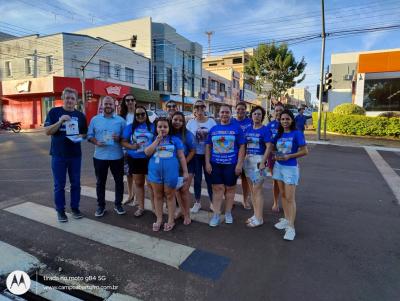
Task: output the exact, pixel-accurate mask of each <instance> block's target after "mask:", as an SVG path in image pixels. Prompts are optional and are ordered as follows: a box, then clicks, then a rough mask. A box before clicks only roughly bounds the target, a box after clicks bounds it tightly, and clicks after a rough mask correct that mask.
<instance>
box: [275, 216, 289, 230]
mask: <svg viewBox="0 0 400 301" xmlns="http://www.w3.org/2000/svg"><path fill="white" fill-rule="evenodd" d="M288 226H289V221H288V220H287V219H285V218H280V219H279V223H276V224H275V228H276V229H278V230H283V229H286V228H287V227H288Z"/></svg>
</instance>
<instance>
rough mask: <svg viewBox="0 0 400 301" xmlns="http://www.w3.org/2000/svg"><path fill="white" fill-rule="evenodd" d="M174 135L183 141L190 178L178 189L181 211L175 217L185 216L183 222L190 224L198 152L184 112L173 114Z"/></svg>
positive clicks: (177, 195)
mask: <svg viewBox="0 0 400 301" xmlns="http://www.w3.org/2000/svg"><path fill="white" fill-rule="evenodd" d="M171 125H172V133H171V134H172V136H174V137H177V138H179V139H181V141H182V143H183V153H184V154H185V157H186V164H187V169H188V173H189V178H188V180H187V181H186V183H185V184H184V185H182V187H181V188H178V189H177V192H176V199H177V201H178V204H179V209H180V210H179V211H178V212H177V213H176V214H175V219H176V218H178V217H180V216H183V224H184V225H189V224H190V223H191V219H190V193H189V188H190V184H191V183H192V179H193V175H194V169H195V166H194V160H193V157H194V155H195V154H196V146H195V144H194V135H193V134H192V133H191V132H190V131H189V130H188V129H186V124H185V115H183V113H182V112H175V113H174V114H173V115H172V120H171Z"/></svg>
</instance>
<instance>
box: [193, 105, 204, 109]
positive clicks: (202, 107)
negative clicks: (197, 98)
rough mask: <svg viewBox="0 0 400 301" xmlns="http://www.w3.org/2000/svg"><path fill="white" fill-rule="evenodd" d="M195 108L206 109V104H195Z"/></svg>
mask: <svg viewBox="0 0 400 301" xmlns="http://www.w3.org/2000/svg"><path fill="white" fill-rule="evenodd" d="M194 108H195V109H205V108H206V106H205V105H198V106H194Z"/></svg>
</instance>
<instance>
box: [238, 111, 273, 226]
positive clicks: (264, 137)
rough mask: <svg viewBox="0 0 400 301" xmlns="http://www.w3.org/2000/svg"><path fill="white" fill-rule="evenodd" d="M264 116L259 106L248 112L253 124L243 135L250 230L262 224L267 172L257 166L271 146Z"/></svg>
mask: <svg viewBox="0 0 400 301" xmlns="http://www.w3.org/2000/svg"><path fill="white" fill-rule="evenodd" d="M265 115H266V112H265V110H264V108H262V107H260V106H257V107H254V108H253V109H252V110H251V112H250V116H251V118H252V121H253V124H252V126H250V127H248V128H247V129H246V131H245V133H244V137H245V141H246V158H245V161H244V172H245V174H246V177H247V181H248V183H249V184H250V185H249V186H250V193H251V199H252V201H253V208H254V214H253V216H252V217H251V218H249V219H248V220H247V226H248V227H251V228H254V227H258V226H261V225H262V224H263V223H264V221H263V205H264V200H263V197H262V191H263V183H264V179H265V177H266V176H267V170H266V169H265V168H264V169H263V168H262V169H260V166H259V165H260V163H261V161H262V158H263V155H264V153H265V151H266V149H267V146H269V145H270V144H271V143H270V142H271V134H270V132H269V131H268V129H267V127H266V126H264V125H263V121H264V118H265ZM269 147H270V146H269Z"/></svg>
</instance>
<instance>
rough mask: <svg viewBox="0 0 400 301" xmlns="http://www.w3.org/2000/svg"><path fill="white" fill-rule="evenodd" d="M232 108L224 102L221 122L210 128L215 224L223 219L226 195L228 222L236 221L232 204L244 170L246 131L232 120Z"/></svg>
mask: <svg viewBox="0 0 400 301" xmlns="http://www.w3.org/2000/svg"><path fill="white" fill-rule="evenodd" d="M231 115H232V112H231V108H230V107H229V106H228V105H225V104H224V105H222V106H221V108H220V111H219V117H220V119H221V124H217V125H216V126H214V127H212V128H211V129H210V132H209V133H208V139H207V144H206V152H205V156H206V171H207V172H208V173H209V174H211V183H212V189H213V211H214V214H213V216H212V218H211V220H210V222H209V225H210V226H211V227H216V226H218V225H219V223H220V214H221V205H222V199H223V198H224V197H225V200H226V204H225V223H227V224H232V223H233V217H232V206H233V200H234V196H235V186H236V181H237V178H238V176H239V175H240V174H241V173H242V168H243V159H244V154H245V146H244V143H245V141H244V136H243V131H242V129H241V128H240V126H239V125H238V124H237V123H232V122H231Z"/></svg>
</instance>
